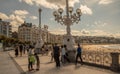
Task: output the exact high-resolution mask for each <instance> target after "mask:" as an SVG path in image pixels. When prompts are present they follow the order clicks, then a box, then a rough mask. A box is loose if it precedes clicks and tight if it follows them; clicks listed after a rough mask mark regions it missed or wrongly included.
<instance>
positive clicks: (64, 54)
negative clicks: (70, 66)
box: [61, 45, 70, 63]
mask: <svg viewBox="0 0 120 74" xmlns="http://www.w3.org/2000/svg"><path fill="white" fill-rule="evenodd" d="M61 48H62V56H63V60H64V61H63V63H65V60H66V61H67V62H69V63H70V60H69V58H68V53H67V46H66V45H64V46H62V47H61Z"/></svg>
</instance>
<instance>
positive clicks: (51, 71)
mask: <svg viewBox="0 0 120 74" xmlns="http://www.w3.org/2000/svg"><path fill="white" fill-rule="evenodd" d="M9 54H10V55H11V56H12V57H13V59H14V60H15V61H16V63H17V64H18V65H19V66H20V67H21V68H22V70H23V71H24V72H25V73H26V74H118V73H114V72H112V71H110V70H105V69H100V68H97V67H91V66H86V65H82V66H81V65H80V64H78V65H77V66H75V65H74V64H72V63H71V64H66V65H62V66H61V67H60V68H56V67H55V62H50V55H48V56H39V57H40V62H41V63H40V70H39V71H32V72H28V66H27V65H28V60H27V54H26V55H23V56H22V57H17V58H16V57H15V56H14V52H13V51H10V52H9ZM34 68H35V66H34ZM0 74H1V73H0Z"/></svg>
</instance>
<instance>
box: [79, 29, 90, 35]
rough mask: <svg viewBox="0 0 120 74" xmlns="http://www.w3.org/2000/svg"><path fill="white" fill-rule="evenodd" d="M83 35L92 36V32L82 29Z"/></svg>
mask: <svg viewBox="0 0 120 74" xmlns="http://www.w3.org/2000/svg"><path fill="white" fill-rule="evenodd" d="M81 33H82V34H90V32H89V31H88V30H85V29H82V30H81Z"/></svg>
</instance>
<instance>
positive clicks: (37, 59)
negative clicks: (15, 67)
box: [34, 53, 40, 71]
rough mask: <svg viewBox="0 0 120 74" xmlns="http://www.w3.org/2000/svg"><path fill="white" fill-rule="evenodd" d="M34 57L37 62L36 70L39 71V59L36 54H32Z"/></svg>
mask: <svg viewBox="0 0 120 74" xmlns="http://www.w3.org/2000/svg"><path fill="white" fill-rule="evenodd" d="M34 55H35V58H36V61H37V63H36V67H37V68H36V70H37V71H38V70H39V68H40V59H39V56H38V55H37V53H35V54H34Z"/></svg>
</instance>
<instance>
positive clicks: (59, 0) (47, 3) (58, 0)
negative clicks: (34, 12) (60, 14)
mask: <svg viewBox="0 0 120 74" xmlns="http://www.w3.org/2000/svg"><path fill="white" fill-rule="evenodd" d="M21 1H23V2H25V3H27V4H29V5H33V4H35V5H36V6H39V5H41V6H43V7H46V8H50V9H58V7H61V8H65V5H66V0H20V2H21ZM75 3H79V0H69V5H70V6H74V4H75Z"/></svg>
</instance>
